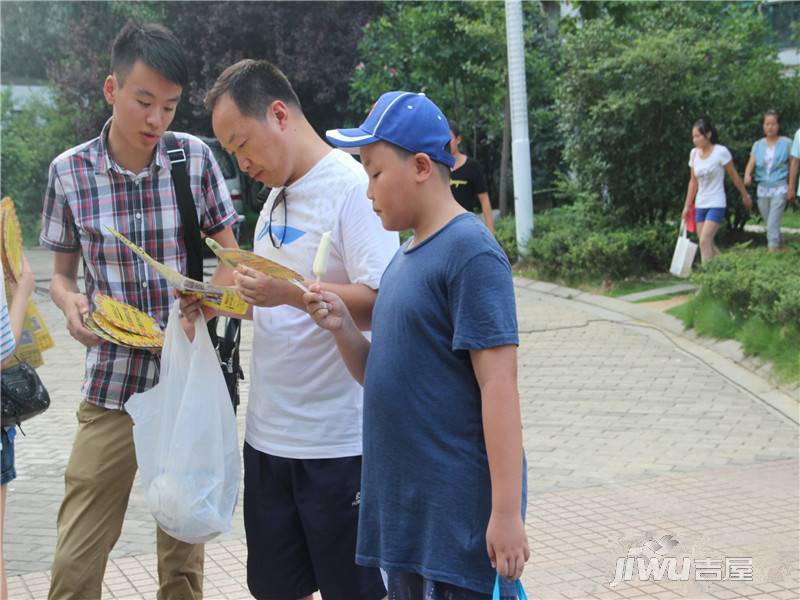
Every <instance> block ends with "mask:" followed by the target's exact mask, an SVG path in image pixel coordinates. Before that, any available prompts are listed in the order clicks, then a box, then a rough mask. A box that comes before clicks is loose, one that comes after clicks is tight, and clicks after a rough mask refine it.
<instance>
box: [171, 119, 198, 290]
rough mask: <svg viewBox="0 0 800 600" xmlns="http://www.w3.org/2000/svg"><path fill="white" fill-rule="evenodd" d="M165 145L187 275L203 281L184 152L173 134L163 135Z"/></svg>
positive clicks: (195, 220)
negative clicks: (184, 246)
mask: <svg viewBox="0 0 800 600" xmlns="http://www.w3.org/2000/svg"><path fill="white" fill-rule="evenodd" d="M164 142H165V143H166V145H167V156H169V162H170V165H171V167H172V168H171V173H172V186H173V188H174V189H175V196H176V198H177V201H178V211H179V212H180V215H181V222H182V223H183V241H184V244H185V245H186V265H187V269H186V270H187V273H186V274H187V275H188V276H189V277H191V278H192V279H194V280H195V281H203V242H202V240H201V239H200V223H198V221H197V209H196V208H195V204H194V197H193V196H192V188H191V187H190V186H189V174H188V173H187V171H186V152H185V151H184V149H183V147H181V145H180V144H178V140H177V138H176V137H175V134H174V133H172V132H169V131H168V132H167V133H165V134H164Z"/></svg>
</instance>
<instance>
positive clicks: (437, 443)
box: [304, 92, 529, 600]
mask: <svg viewBox="0 0 800 600" xmlns="http://www.w3.org/2000/svg"><path fill="white" fill-rule="evenodd" d="M327 138H328V140H329V141H330V142H331V143H332V144H334V145H335V146H339V147H342V148H345V149H348V150H350V151H360V154H361V160H362V163H363V166H364V168H365V170H366V172H367V175H368V176H369V187H368V189H367V196H368V197H369V198H370V199H371V200H372V205H373V210H375V212H376V213H377V214H378V215H379V217H380V219H381V221H382V223H383V226H384V227H385V228H386V229H388V230H394V231H401V230H405V229H412V230H413V233H414V235H413V237H412V238H411V239H410V240H408V241H407V242H406V243H405V244H404V245H403V246H402V247H401V248H400V249H399V250H398V252H397V253H396V254H395V256H394V258H393V259H392V261H391V263H390V264H389V266H388V267H387V269H386V271H385V273H384V275H383V278H382V279H381V284H380V287H379V291H378V297H377V300H376V303H375V308H374V311H373V315H372V342H371V343H370V342H369V341H368V340H367V338H366V337H364V335H362V333H361V332H360V331H359V329H358V327H357V326H356V324H355V322H354V321H353V319H352V318H351V316H350V314H349V313H348V311H347V308H346V307H345V305H344V303H343V302H342V301H341V300H340V299H339V298H338V297H337V296H336V295H335V294H333V293H331V292H328V291H320V289H319V287H318V286H312V287H311V290H310V291H309V293H307V294H305V296H304V300H305V302H306V307H307V310H308V312H309V313H310V314H311V315H312V317H313V318H314V320H315V321H316V323H317V324H318V325H319V326H320V327H322V328H324V329H328V330H330V331H331V332H332V333H333V335H334V337H335V339H336V343H337V346H338V348H339V351H340V353H341V354H342V357H343V358H344V361H345V363H346V364H347V367H348V369H349V370H350V373H351V374H352V375H353V377H355V378H356V379H357V380H358V381H359V382H361V383H362V385H363V386H364V438H363V441H364V455H363V456H364V458H363V466H362V484H361V509H360V513H359V528H358V545H357V551H356V562H358V563H359V564H361V565H368V566H380V567H381V568H383V569H384V570H385V571H387V572H388V584H389V585H388V587H389V598H392V599H393V600H412V599H414V600H416V599H419V600H421V599H422V598H425V599H426V600H428V599H431V600H436V599H439V598H440V599H445V598H447V599H448V600H450V599H453V600H467V599H469V600H473V599H478V598H488V597H489V596H488V595H489V594H491V592H492V590H493V585H494V583H495V576H496V574H499V575H502V576H504V577H506V578H509V579H512V580H513V579H518V578H519V577H520V575H521V573H522V570H523V568H524V566H525V562H526V561H527V560H528V557H529V549H528V541H527V536H526V533H525V528H524V524H523V519H522V514H523V513H522V510H523V506H522V504H523V502H524V500H523V498H524V493H525V492H524V482H525V478H524V466H523V462H524V457H523V450H522V427H521V422H520V409H519V396H518V391H517V384H516V381H517V346H518V344H519V338H518V334H517V320H516V309H515V301H514V288H513V282H512V278H511V267H510V265H509V263H508V259H507V258H506V255H505V253H504V252H503V250H502V249H501V248H500V246H499V245H498V244H497V242H496V241H495V239H494V238H493V237H492V235H491V234H490V233H489V231H488V230H487V229H486V227H485V226H484V225H483V224H482V223H481V222H480V221H479V220H478V219H477V218H476V217H475V215H473V214H470V213H468V212H467V211H465V210H464V209H463V208H462V207H461V206H460V205H459V204H458V203H457V202H456V200H455V199H454V198H453V195H452V193H451V192H450V167H452V165H453V162H454V159H453V156H452V155H451V154H449V153H448V152H447V150H446V148H447V147H448V145H449V143H450V129H449V127H448V124H447V119H446V118H445V116H444V115H443V114H442V112H441V110H439V108H438V107H437V106H436V105H435V104H434V103H433V102H431V101H430V100H429V99H427V98H426V97H425V96H424V95H422V94H415V93H411V92H389V93H387V94H384V95H383V96H381V98H380V99H379V100H378V102H377V103H376V104H375V106H374V107H373V109H372V111H371V112H370V114H369V116H368V117H367V119H366V121H364V123H363V124H362V125H361V127H359V128H356V129H339V130H331V131H328V132H327ZM503 583H504V585H503V586H502V588H503V589H502V594H503V596H513V595H514V592H513V586H511V589H509V586H510V584H509V583H508V582H503Z"/></svg>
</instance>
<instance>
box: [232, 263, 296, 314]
mask: <svg viewBox="0 0 800 600" xmlns="http://www.w3.org/2000/svg"><path fill="white" fill-rule="evenodd" d="M233 281H234V283H235V284H236V291H237V292H238V293H239V295H240V296H241V297H242V299H244V301H245V302H247V303H248V304H252V305H253V306H266V307H272V306H281V305H282V304H289V297H290V296H289V294H290V292H292V291H294V290H295V289H296V288H295V287H294V286H293V285H292V284H291V283H289V282H288V281H284V280H283V279H276V278H275V277H270V276H269V275H265V274H264V273H262V272H261V271H256V270H255V269H251V268H250V267H247V266H245V265H239V266H238V267H236V270H235V271H234V272H233Z"/></svg>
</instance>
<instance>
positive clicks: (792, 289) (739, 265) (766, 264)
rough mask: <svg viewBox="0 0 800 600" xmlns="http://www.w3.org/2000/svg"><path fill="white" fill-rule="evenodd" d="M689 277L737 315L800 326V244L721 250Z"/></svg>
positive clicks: (745, 318) (777, 323) (775, 323)
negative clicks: (773, 249) (772, 250)
mask: <svg viewBox="0 0 800 600" xmlns="http://www.w3.org/2000/svg"><path fill="white" fill-rule="evenodd" d="M692 280H693V281H694V282H696V283H698V284H700V285H701V286H702V289H703V292H704V293H705V294H708V296H709V297H711V298H715V299H716V300H718V301H719V302H721V303H722V304H723V305H724V306H725V307H726V308H727V309H728V310H730V311H731V313H733V315H734V316H735V317H736V318H739V319H742V320H752V319H759V320H761V321H764V322H766V323H770V324H773V325H792V326H794V327H796V328H800V247H798V246H796V245H795V246H790V247H789V248H788V249H787V251H786V252H776V253H770V252H767V251H766V250H765V249H762V248H759V249H755V248H754V249H743V250H738V251H731V252H726V253H725V254H722V255H721V256H719V257H717V258H716V259H715V260H713V261H712V262H710V263H709V264H708V265H707V266H705V267H703V268H701V269H699V270H698V271H697V272H696V273H695V274H694V275H693V276H692Z"/></svg>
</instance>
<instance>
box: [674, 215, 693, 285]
mask: <svg viewBox="0 0 800 600" xmlns="http://www.w3.org/2000/svg"><path fill="white" fill-rule="evenodd" d="M695 254H697V244H695V243H694V242H693V241H691V240H690V239H689V237H688V236H687V235H686V223H685V222H684V221H683V220H681V234H680V235H679V236H678V242H677V243H676V244H675V252H674V254H673V255H672V264H671V265H670V267H669V272H670V273H672V274H673V275H675V276H676V277H688V276H689V275H691V273H692V263H693V262H694V257H695Z"/></svg>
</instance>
